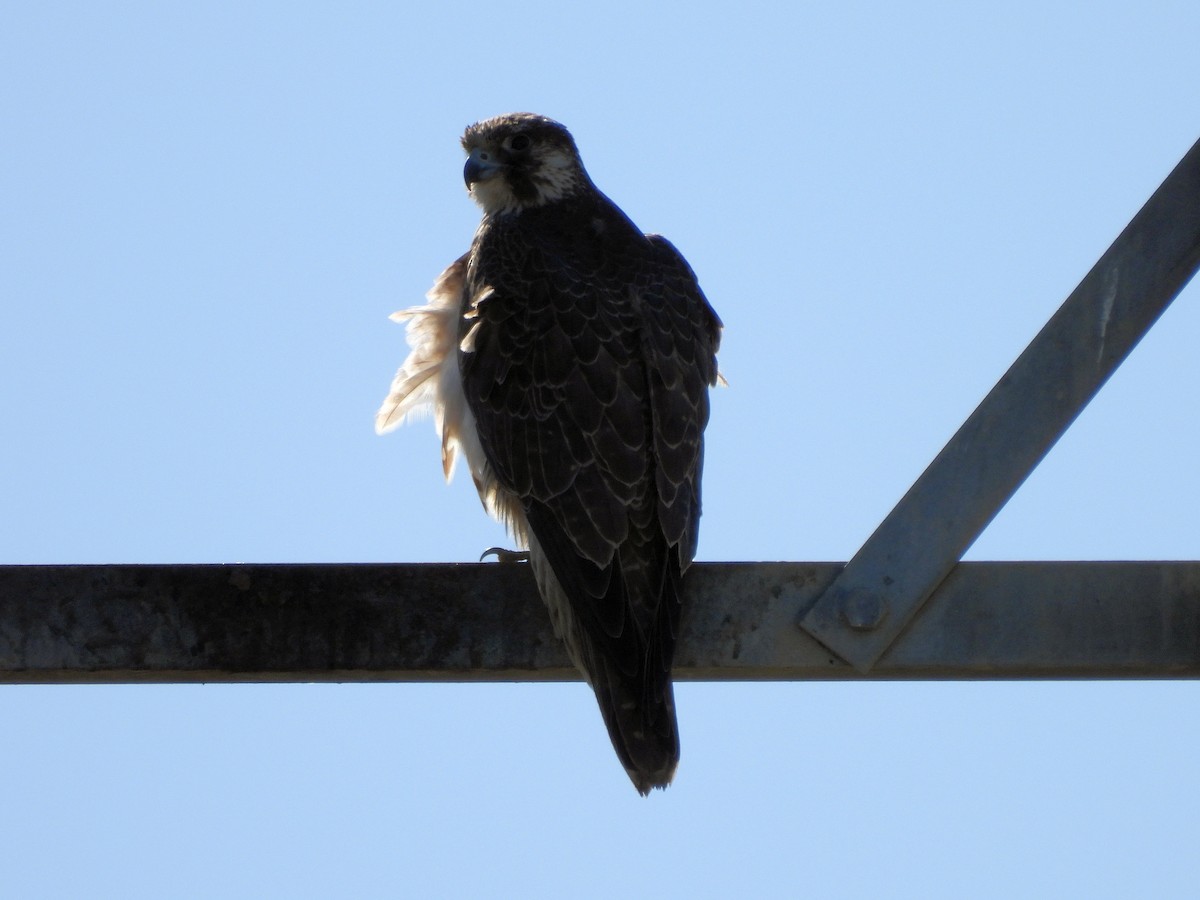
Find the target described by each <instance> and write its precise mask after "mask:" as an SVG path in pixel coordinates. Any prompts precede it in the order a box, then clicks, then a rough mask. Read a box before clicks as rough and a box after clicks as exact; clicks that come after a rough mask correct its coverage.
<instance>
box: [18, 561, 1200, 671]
mask: <svg viewBox="0 0 1200 900" xmlns="http://www.w3.org/2000/svg"><path fill="white" fill-rule="evenodd" d="M842 569H843V565H842V564H840V563H703V564H698V565H696V566H693V568H692V570H691V571H690V572H689V573H688V576H687V579H686V581H685V585H686V592H687V608H686V610H685V613H684V622H683V632H682V634H681V637H680V647H679V653H678V663H677V666H676V675H677V677H678V678H680V679H684V680H687V679H691V680H793V679H856V678H869V679H895V678H923V679H963V678H1137V677H1156V678H1178V677H1187V678H1194V677H1198V676H1200V563H1196V562H1183V563H1179V562H1173V563H1158V562H1152V563H1148V562H1104V563H1093V562H1069V563H963V564H960V565H959V566H958V567H957V568H955V570H954V571H953V572H952V573H951V575H950V577H949V578H947V579H946V581H945V582H944V583H943V584H942V587H941V588H940V589H939V590H938V591H937V593H936V594H935V595H934V596H933V598H932V599H931V600H930V602H929V604H928V605H927V607H926V610H925V612H924V613H923V614H922V615H921V616H920V617H919V618H918V619H917V620H915V621H914V622H913V623H912V624H911V626H910V627H909V629H908V631H907V632H906V633H905V634H904V635H903V636H902V637H901V639H900V640H899V641H898V642H897V643H896V644H895V645H894V646H893V647H892V648H891V649H890V650H889V651H888V652H887V653H886V654H885V655H884V656H883V657H882V658H881V659H880V661H879V663H878V664H877V665H876V666H875V667H874V668H873V669H872V671H871V673H870V675H869V676H863V675H861V674H860V673H858V672H857V671H856V670H855V669H854V668H852V667H851V666H849V665H848V664H846V663H845V662H843V661H841V660H840V659H838V658H837V657H836V656H835V655H834V654H832V653H831V652H829V651H828V650H827V649H825V648H824V647H823V646H822V645H821V644H820V643H818V642H817V641H816V640H815V639H814V638H812V637H810V636H808V635H807V634H805V633H804V632H803V631H801V630H800V629H797V628H796V627H795V620H796V616H797V615H798V614H802V613H803V612H804V611H805V610H806V609H808V608H809V607H810V606H811V605H812V604H813V603H815V602H816V600H817V598H818V597H819V596H820V595H821V594H822V593H823V592H824V591H825V590H826V589H827V588H828V587H829V585H830V584H832V583H833V582H834V579H835V578H836V577H837V576H838V574H839V573H840V572H841V570H842ZM577 677H578V676H577V675H576V673H575V671H574V670H573V669H572V668H571V667H570V665H569V664H568V662H567V659H566V656H565V654H564V653H563V651H562V648H561V646H560V645H559V642H558V641H557V640H556V639H555V638H554V635H553V634H552V632H551V630H550V625H549V620H548V617H547V615H546V613H545V611H544V610H543V608H542V605H541V602H540V601H539V600H538V597H537V592H536V589H535V587H534V584H533V579H532V577H531V576H530V573H529V570H528V567H527V566H525V565H519V564H506V565H500V564H483V565H449V564H417V565H414V564H403V565H240V564H239V565H201V566H141V565H119V566H2V567H0V682H8V683H72V684H83V683H117V682H263V681H567V680H575V679H577Z"/></svg>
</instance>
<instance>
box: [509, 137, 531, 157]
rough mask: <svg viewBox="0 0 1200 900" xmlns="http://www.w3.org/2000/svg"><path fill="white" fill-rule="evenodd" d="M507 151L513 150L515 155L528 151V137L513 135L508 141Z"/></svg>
mask: <svg viewBox="0 0 1200 900" xmlns="http://www.w3.org/2000/svg"><path fill="white" fill-rule="evenodd" d="M508 149H509V150H515V151H516V152H517V153H520V152H521V151H523V150H528V149H529V135H527V134H514V135H513V136H512V137H510V138H509V139H508Z"/></svg>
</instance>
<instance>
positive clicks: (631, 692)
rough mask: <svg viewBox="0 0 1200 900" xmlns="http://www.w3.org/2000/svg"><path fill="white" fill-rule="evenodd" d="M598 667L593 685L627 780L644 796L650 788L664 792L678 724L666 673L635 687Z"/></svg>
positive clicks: (676, 752) (604, 666)
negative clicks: (627, 777)
mask: <svg viewBox="0 0 1200 900" xmlns="http://www.w3.org/2000/svg"><path fill="white" fill-rule="evenodd" d="M597 668H598V669H599V671H594V672H593V678H592V687H593V688H594V689H595V691H596V700H597V702H598V703H599V704H600V713H601V715H603V716H604V724H605V725H606V726H607V727H608V736H609V738H611V739H612V745H613V749H614V750H616V751H617V756H618V757H619V758H620V760H621V765H623V766H624V767H625V771H626V772H627V773H629V780H630V781H632V782H633V786H634V787H635V788H637V790H638V793H639V794H641V795H642V796H643V797H644V796H646V795H647V794H649V793H650V790H651V788H665V787H666V786H667V785H668V784H670V783H671V779H672V778H673V777H674V775H675V767H676V766H677V765H678V764H679V726H678V725H677V724H676V721H675V694H674V691H673V690H672V688H671V678H670V674H669V673H665V672H664V673H661V674H659V675H657V676H655V675H653V674H652V675H651V677H650V678H647V679H645V680H644V681H643V683H642V684H641V685H639V684H637V683H636V682H635V681H633V680H631V679H630V678H629V676H627V675H622V674H621V673H620V672H619V671H617V670H616V669H615V668H614V667H613V666H612V665H611V664H610V663H607V662H603V663H601V664H600V665H599V666H598V667H597Z"/></svg>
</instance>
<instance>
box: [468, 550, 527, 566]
mask: <svg viewBox="0 0 1200 900" xmlns="http://www.w3.org/2000/svg"><path fill="white" fill-rule="evenodd" d="M489 556H495V557H496V562H498V563H519V562H529V551H528V550H505V549H504V548H503V547H488V548H487V549H486V550H484V551H483V555H482V556H481V557H479V561H480V562H483V561H484V560H485V559H487V558H488V557H489Z"/></svg>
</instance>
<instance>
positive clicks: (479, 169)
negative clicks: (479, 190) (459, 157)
mask: <svg viewBox="0 0 1200 900" xmlns="http://www.w3.org/2000/svg"><path fill="white" fill-rule="evenodd" d="M502 168H504V166H503V164H501V163H499V162H497V161H496V158H495V155H494V154H492V153H489V152H488V151H486V150H483V149H481V148H479V147H476V148H475V149H474V150H472V151H471V154H470V156H468V157H467V164H466V165H465V166H463V181H465V182H466V183H467V190H470V189H471V185H473V184H475V183H476V182H480V181H487V180H488V179H489V178H495V177H496V176H497V175H498V174H500V170H501V169H502Z"/></svg>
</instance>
